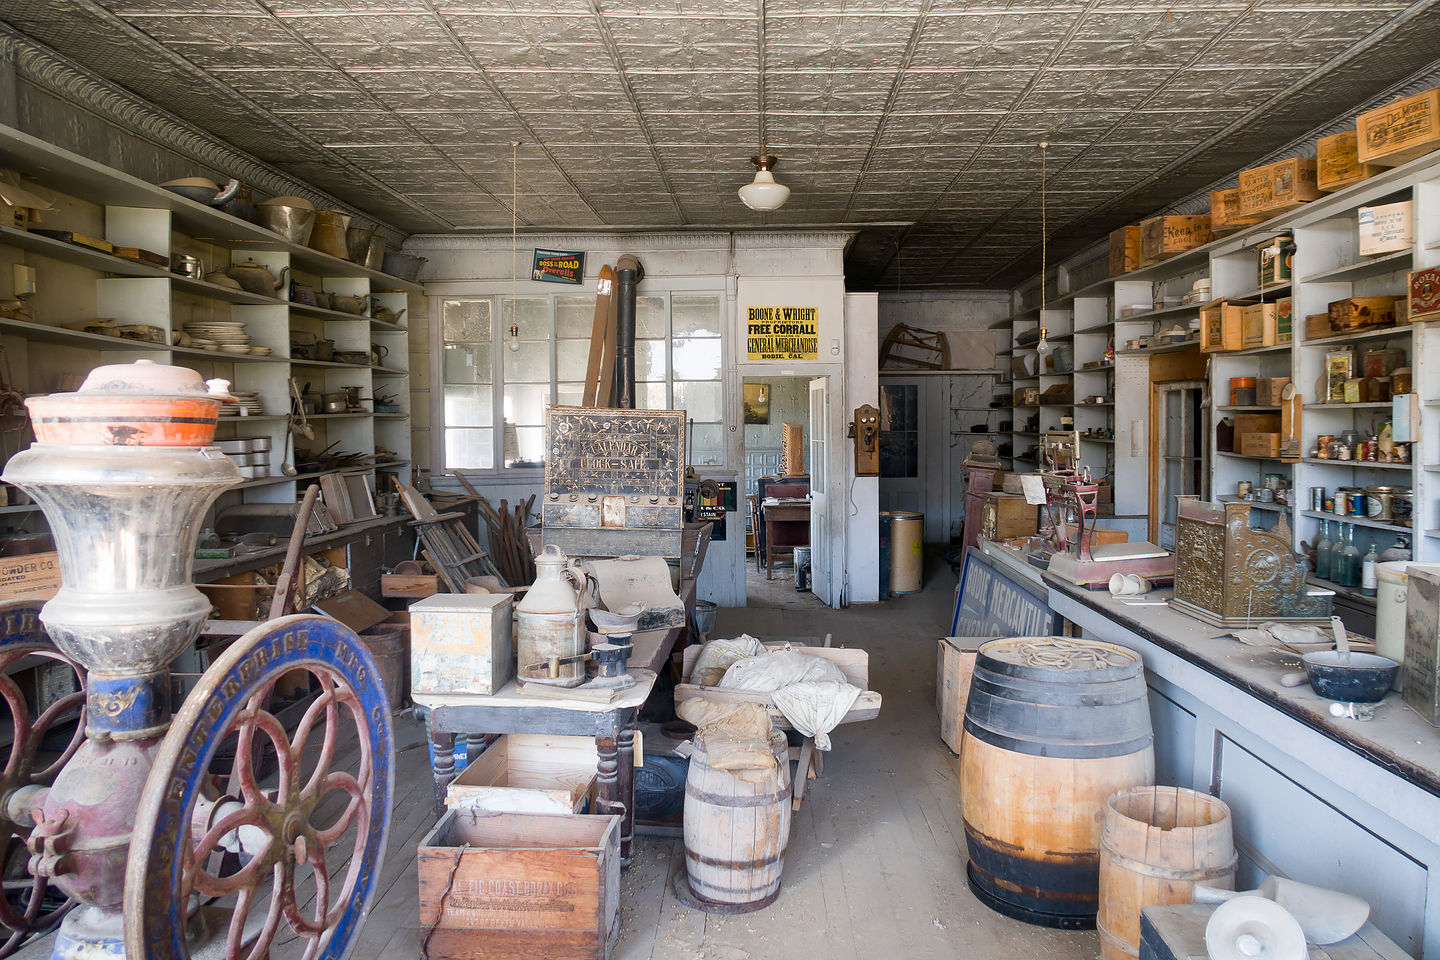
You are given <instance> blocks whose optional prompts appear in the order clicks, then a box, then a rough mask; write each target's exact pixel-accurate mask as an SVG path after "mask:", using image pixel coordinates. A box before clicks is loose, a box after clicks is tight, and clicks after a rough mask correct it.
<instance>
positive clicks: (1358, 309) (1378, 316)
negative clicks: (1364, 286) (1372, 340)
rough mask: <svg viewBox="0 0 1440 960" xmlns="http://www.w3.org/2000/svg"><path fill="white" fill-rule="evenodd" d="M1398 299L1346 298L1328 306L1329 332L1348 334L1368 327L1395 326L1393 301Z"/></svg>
mask: <svg viewBox="0 0 1440 960" xmlns="http://www.w3.org/2000/svg"><path fill="white" fill-rule="evenodd" d="M1399 299H1400V298H1399V297H1346V298H1345V299H1344V300H1336V301H1334V302H1333V303H1331V304H1330V332H1331V333H1349V332H1350V331H1352V330H1365V329H1368V328H1370V327H1389V326H1393V325H1394V324H1395V301H1396V300H1399Z"/></svg>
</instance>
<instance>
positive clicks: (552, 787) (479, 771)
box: [445, 733, 599, 813]
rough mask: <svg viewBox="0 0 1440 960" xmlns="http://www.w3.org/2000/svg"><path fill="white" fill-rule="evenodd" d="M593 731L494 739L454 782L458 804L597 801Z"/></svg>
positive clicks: (520, 807) (527, 808)
mask: <svg viewBox="0 0 1440 960" xmlns="http://www.w3.org/2000/svg"><path fill="white" fill-rule="evenodd" d="M598 760H599V758H598V754H597V752H596V749H595V738H594V737H560V736H547V735H545V734H536V733H511V734H506V735H505V736H502V737H501V738H500V739H498V740H496V741H495V742H494V743H492V744H491V745H490V746H489V747H488V748H487V749H486V751H485V752H484V753H482V754H481V755H480V756H478V757H476V758H475V759H474V760H472V761H471V762H470V764H469V766H467V767H466V768H465V771H464V772H463V773H461V774H460V776H458V777H456V778H455V781H454V782H453V783H451V784H450V789H449V790H448V791H447V792H446V796H445V803H446V805H447V806H449V807H452V808H454V809H457V810H468V809H472V808H473V809H478V810H491V811H506V812H511V813H580V812H581V811H583V810H585V809H586V808H587V806H589V805H590V804H592V803H593V801H594V798H595V776H596V772H595V771H596V764H597V763H598Z"/></svg>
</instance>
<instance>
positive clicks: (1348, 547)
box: [1330, 524, 1360, 587]
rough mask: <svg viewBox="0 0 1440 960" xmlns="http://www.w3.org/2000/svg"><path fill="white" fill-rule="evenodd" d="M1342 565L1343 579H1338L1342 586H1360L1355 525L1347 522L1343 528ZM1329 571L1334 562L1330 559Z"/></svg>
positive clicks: (1333, 566)
mask: <svg viewBox="0 0 1440 960" xmlns="http://www.w3.org/2000/svg"><path fill="white" fill-rule="evenodd" d="M1341 557H1342V558H1343V559H1342V561H1341V562H1342V563H1343V564H1344V566H1343V567H1342V569H1343V570H1344V577H1345V579H1343V580H1341V581H1340V585H1341V586H1342V587H1358V586H1360V548H1359V547H1357V546H1356V545H1355V525H1354V524H1348V525H1347V526H1346V528H1345V550H1344V552H1343V553H1342V554H1341ZM1330 568H1331V572H1332V573H1333V572H1334V568H1335V564H1334V561H1333V560H1332V561H1331V564H1330Z"/></svg>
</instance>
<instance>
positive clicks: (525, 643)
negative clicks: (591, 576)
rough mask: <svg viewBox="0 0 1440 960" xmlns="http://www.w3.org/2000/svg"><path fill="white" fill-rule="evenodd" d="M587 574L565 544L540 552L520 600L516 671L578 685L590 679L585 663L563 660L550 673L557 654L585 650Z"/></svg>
mask: <svg viewBox="0 0 1440 960" xmlns="http://www.w3.org/2000/svg"><path fill="white" fill-rule="evenodd" d="M586 583H587V578H586V576H585V571H583V570H581V569H580V567H579V565H577V564H575V563H573V562H571V560H570V558H568V557H566V556H565V554H564V553H563V552H561V550H560V548H559V547H557V546H555V544H553V543H552V544H549V545H548V546H546V547H545V549H544V550H543V551H541V553H540V555H539V556H538V557H536V558H535V583H534V584H532V585H531V587H530V589H529V590H527V591H525V596H524V597H523V598H521V600H520V602H519V603H518V604H517V605H516V606H515V619H516V627H515V654H516V660H517V665H518V668H519V669H518V671H517V676H519V678H520V679H521V680H522V681H525V682H532V683H552V684H556V685H558V686H562V687H573V686H577V685H579V684H581V683H584V682H585V664H584V663H583V662H582V663H566V664H561V665H560V667H559V670H558V672H557V673H556V674H555V675H554V676H551V671H550V670H549V668H548V664H549V661H550V660H551V659H552V658H564V657H573V656H576V655H578V654H581V653H584V652H585V612H584V609H583V598H584V595H585V589H586Z"/></svg>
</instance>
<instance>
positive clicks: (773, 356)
mask: <svg viewBox="0 0 1440 960" xmlns="http://www.w3.org/2000/svg"><path fill="white" fill-rule="evenodd" d="M819 322H820V311H819V309H818V308H816V307H747V308H746V311H745V358H746V359H747V360H818V359H820V329H819Z"/></svg>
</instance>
